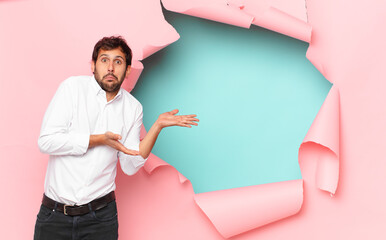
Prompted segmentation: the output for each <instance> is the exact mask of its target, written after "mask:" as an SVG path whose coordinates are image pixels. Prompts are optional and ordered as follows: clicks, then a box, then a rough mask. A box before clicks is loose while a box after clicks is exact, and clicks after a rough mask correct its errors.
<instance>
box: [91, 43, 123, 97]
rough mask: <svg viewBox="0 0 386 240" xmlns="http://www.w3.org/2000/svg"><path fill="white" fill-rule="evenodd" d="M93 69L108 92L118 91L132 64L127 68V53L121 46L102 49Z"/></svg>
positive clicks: (99, 82) (100, 83) (96, 77)
mask: <svg viewBox="0 0 386 240" xmlns="http://www.w3.org/2000/svg"><path fill="white" fill-rule="evenodd" d="M91 70H92V71H93V72H94V76H95V79H96V81H97V82H98V84H99V85H100V86H101V88H102V89H103V90H105V91H106V92H108V93H117V92H118V90H119V88H120V87H121V85H122V82H123V80H124V79H125V77H127V76H128V74H129V72H130V66H128V67H127V68H126V59H125V54H124V53H123V52H122V51H121V49H120V48H116V49H112V50H103V49H100V50H99V53H98V58H97V60H96V62H93V64H92V66H91Z"/></svg>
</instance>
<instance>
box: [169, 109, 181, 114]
mask: <svg viewBox="0 0 386 240" xmlns="http://www.w3.org/2000/svg"><path fill="white" fill-rule="evenodd" d="M178 112H179V110H178V109H174V110H172V111H170V112H169V113H170V114H173V115H176V114H177V113H178Z"/></svg>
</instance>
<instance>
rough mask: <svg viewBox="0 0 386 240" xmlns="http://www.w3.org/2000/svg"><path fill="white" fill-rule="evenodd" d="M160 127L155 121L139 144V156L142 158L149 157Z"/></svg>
mask: <svg viewBox="0 0 386 240" xmlns="http://www.w3.org/2000/svg"><path fill="white" fill-rule="evenodd" d="M161 130H162V127H161V126H160V125H159V124H158V122H157V121H156V122H155V123H154V124H153V126H152V127H151V128H150V130H149V132H147V134H146V136H145V138H144V139H143V140H142V141H141V142H140V144H139V154H140V155H141V156H142V157H143V158H145V159H146V158H147V157H149V154H150V152H151V150H152V149H153V147H154V144H155V142H156V140H157V138H158V135H159V134H160V132H161Z"/></svg>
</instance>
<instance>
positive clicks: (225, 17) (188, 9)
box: [162, 0, 254, 28]
mask: <svg viewBox="0 0 386 240" xmlns="http://www.w3.org/2000/svg"><path fill="white" fill-rule="evenodd" d="M162 3H163V6H164V7H165V9H167V10H168V11H171V12H176V13H181V14H185V15H190V16H194V17H198V18H203V19H207V20H212V21H216V22H221V23H225V24H229V25H234V26H238V27H243V28H249V27H250V26H251V24H252V22H253V20H254V17H253V16H251V15H249V14H247V13H245V12H243V11H242V10H241V9H240V8H236V7H233V6H227V5H222V4H220V3H216V2H214V3H207V2H202V3H192V2H190V1H187V2H186V3H185V4H186V5H185V6H184V7H181V6H179V7H175V6H174V4H173V1H168V0H162Z"/></svg>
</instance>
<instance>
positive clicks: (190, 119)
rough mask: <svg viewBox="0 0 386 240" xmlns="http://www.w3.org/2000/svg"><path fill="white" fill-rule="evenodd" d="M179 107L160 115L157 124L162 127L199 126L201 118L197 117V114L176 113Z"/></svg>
mask: <svg viewBox="0 0 386 240" xmlns="http://www.w3.org/2000/svg"><path fill="white" fill-rule="evenodd" d="M177 113H178V109H174V110H172V111H170V112H165V113H162V114H161V115H159V117H158V119H157V121H156V124H157V125H158V126H159V127H160V128H161V129H162V128H165V127H170V126H180V127H188V128H191V127H192V126H191V125H195V126H197V125H198V124H197V123H196V122H198V121H199V120H198V119H197V118H196V116H197V115H196V114H190V115H176V114H177Z"/></svg>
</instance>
